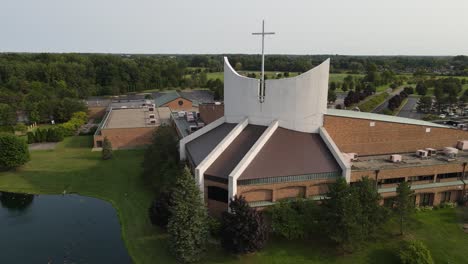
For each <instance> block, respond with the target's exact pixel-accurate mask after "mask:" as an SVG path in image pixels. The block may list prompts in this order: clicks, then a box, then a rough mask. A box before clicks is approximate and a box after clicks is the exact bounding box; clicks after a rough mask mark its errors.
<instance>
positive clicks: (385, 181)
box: [381, 178, 405, 184]
mask: <svg viewBox="0 0 468 264" xmlns="http://www.w3.org/2000/svg"><path fill="white" fill-rule="evenodd" d="M403 181H405V178H391V179H383V180H382V181H381V183H382V184H392V183H400V182H403Z"/></svg>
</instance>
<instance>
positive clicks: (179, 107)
mask: <svg viewBox="0 0 468 264" xmlns="http://www.w3.org/2000/svg"><path fill="white" fill-rule="evenodd" d="M154 101H155V104H156V107H163V106H166V107H169V108H170V109H171V110H172V111H173V112H177V111H195V112H198V106H199V104H201V103H214V100H213V93H212V92H211V91H208V90H193V91H180V92H178V91H169V92H164V93H158V94H156V96H155V100H154Z"/></svg>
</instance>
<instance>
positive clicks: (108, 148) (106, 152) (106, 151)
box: [102, 137, 112, 160]
mask: <svg viewBox="0 0 468 264" xmlns="http://www.w3.org/2000/svg"><path fill="white" fill-rule="evenodd" d="M102 159H103V160H108V159H112V143H111V142H110V140H109V139H108V138H107V137H104V141H103V142H102Z"/></svg>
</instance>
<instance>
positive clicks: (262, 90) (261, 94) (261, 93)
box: [252, 20, 275, 103]
mask: <svg viewBox="0 0 468 264" xmlns="http://www.w3.org/2000/svg"><path fill="white" fill-rule="evenodd" d="M274 34H275V32H265V20H262V32H258V33H252V35H262V80H261V83H260V91H259V93H258V97H259V100H260V103H263V101H264V100H265V52H264V51H265V35H274Z"/></svg>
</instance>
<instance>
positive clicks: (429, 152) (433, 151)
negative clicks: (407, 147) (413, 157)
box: [425, 148, 437, 157]
mask: <svg viewBox="0 0 468 264" xmlns="http://www.w3.org/2000/svg"><path fill="white" fill-rule="evenodd" d="M425 150H426V151H427V155H428V156H429V157H432V156H435V155H437V150H436V149H433V148H426V149H425Z"/></svg>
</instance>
